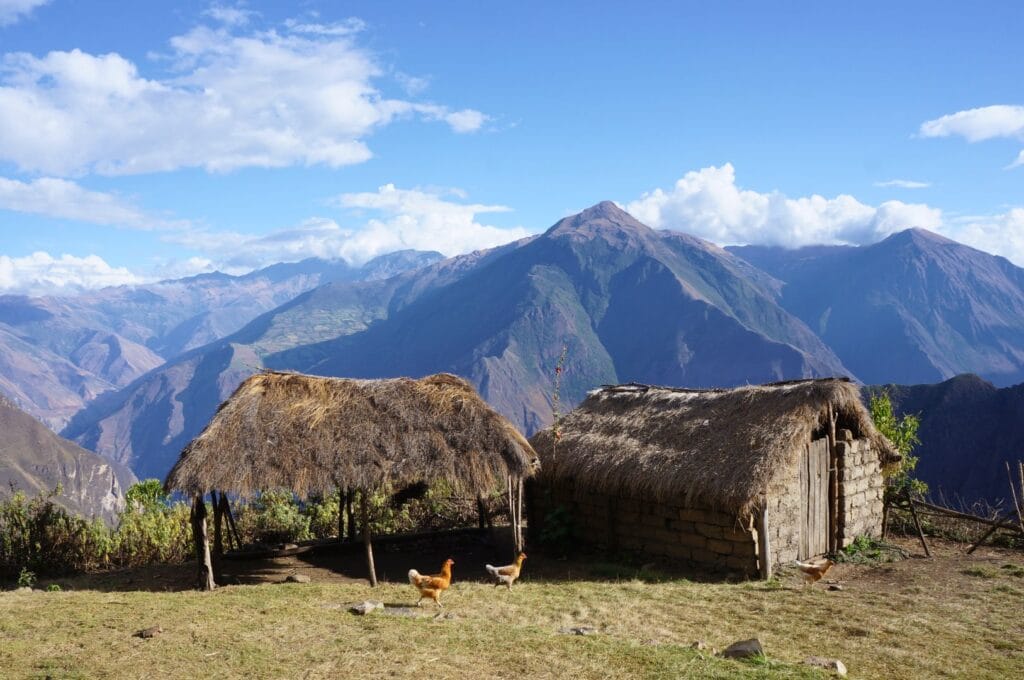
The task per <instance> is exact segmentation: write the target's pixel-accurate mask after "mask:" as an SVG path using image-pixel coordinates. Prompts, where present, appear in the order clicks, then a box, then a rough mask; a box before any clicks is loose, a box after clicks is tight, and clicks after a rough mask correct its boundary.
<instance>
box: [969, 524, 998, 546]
mask: <svg viewBox="0 0 1024 680" xmlns="http://www.w3.org/2000/svg"><path fill="white" fill-rule="evenodd" d="M996 519H999V518H998V517H996ZM997 529H999V525H998V524H993V525H992V526H990V527H989V528H988V530H987V531H985V533H983V534H982V535H981V538H979V539H978V540H976V541H975V542H974V543H972V544H971V547H970V548H968V549H967V554H968V555H970V554H971V553H973V552H974V551H975V550H977V549H978V546H979V545H981V544H982V543H984V542H985V539H986V538H988V537H989V536H991V535H992V534H994V533H995V532H996V530H997Z"/></svg>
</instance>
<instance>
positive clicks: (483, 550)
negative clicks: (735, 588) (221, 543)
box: [38, 527, 774, 606]
mask: <svg viewBox="0 0 1024 680" xmlns="http://www.w3.org/2000/svg"><path fill="white" fill-rule="evenodd" d="M307 548H308V549H307ZM302 549H303V550H305V551H304V552H299V553H298V554H290V555H283V556H273V557H268V556H262V557H260V556H248V557H247V556H239V555H235V556H230V557H229V556H226V557H225V558H223V559H221V560H219V561H218V563H217V565H216V566H217V574H218V578H217V581H218V584H220V585H262V584H275V583H282V582H284V581H285V579H286V578H287V577H288V576H289V575H292V574H302V575H305V576H308V577H309V578H310V581H311V582H312V583H318V584H325V583H327V584H330V583H334V584H353V583H362V584H367V585H368V583H369V581H368V578H367V574H368V571H367V566H366V556H365V551H364V546H363V544H362V543H361V542H358V541H354V542H342V543H338V542H336V541H335V542H320V543H319V544H317V545H315V546H312V547H308V546H302ZM528 553H529V555H528V557H527V560H526V563H525V565H524V566H523V573H522V576H521V581H522V582H533V583H565V582H574V581H598V582H617V581H641V582H645V583H662V582H679V581H691V582H696V583H729V582H743V580H741V579H729V578H727V577H724V576H722V575H716V574H713V573H708V572H706V571H702V570H700V569H698V568H693V567H688V566H687V565H685V564H682V563H670V562H652V561H650V559H649V558H648V559H640V558H636V557H633V556H631V555H628V554H614V555H608V554H607V553H600V552H585V551H582V550H580V551H577V552H574V553H573V554H572V555H571V556H569V557H555V556H552V555H550V554H545V553H544V552H541V551H537V550H534V549H532V548H531V549H530V550H528ZM513 555H514V549H513V542H512V535H511V531H510V530H509V529H508V528H507V527H499V528H496V529H494V530H489V531H479V530H474V531H451V532H437V533H434V534H415V535H410V536H385V537H380V538H378V539H375V540H374V562H375V566H376V571H377V578H378V581H381V582H385V583H388V582H390V583H407V582H408V573H409V570H410V569H416V570H417V571H419V572H420V573H423V574H433V573H437V572H438V571H440V569H441V565H442V563H443V562H444V561H445V560H446V559H448V558H449V557H450V558H452V559H454V560H455V565H454V567H453V570H452V571H453V582H460V581H461V582H467V581H468V582H478V583H492V582H493V581H491V579H490V576H489V574H488V573H487V570H486V568H485V565H487V564H493V565H504V564H508V563H510V562H511V561H512V558H513ZM51 583H56V584H58V585H59V586H60V587H61V589H62V590H99V591H109V592H131V591H146V592H175V591H187V590H194V589H195V588H196V584H197V583H198V570H197V567H196V563H195V561H189V562H186V563H183V564H162V565H149V566H145V567H138V568H134V569H125V570H118V571H108V572H98V573H92V574H82V575H76V576H69V577H65V578H51V579H40V582H39V585H38V587H39V588H45V587H46V586H47V585H49V584H51ZM765 588H766V589H773V588H774V586H772V585H771V584H766V585H765ZM368 599H372V597H369V596H368ZM399 606H405V605H399Z"/></svg>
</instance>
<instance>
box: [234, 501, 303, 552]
mask: <svg viewBox="0 0 1024 680" xmlns="http://www.w3.org/2000/svg"><path fill="white" fill-rule="evenodd" d="M238 525H239V532H240V533H241V534H242V537H243V539H242V540H252V541H255V542H258V543H267V544H274V543H288V542H293V541H304V540H307V539H309V538H312V534H311V533H310V521H309V517H308V516H306V515H304V514H303V513H302V511H301V509H300V508H299V504H298V503H297V502H296V501H295V496H294V494H292V493H291V492H287V491H265V492H263V493H261V494H260V495H259V496H257V497H256V499H255V500H253V501H252V502H251V503H248V504H246V505H243V506H242V508H241V510H240V512H239V514H238Z"/></svg>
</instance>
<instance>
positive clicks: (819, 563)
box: [793, 559, 835, 587]
mask: <svg viewBox="0 0 1024 680" xmlns="http://www.w3.org/2000/svg"><path fill="white" fill-rule="evenodd" d="M793 564H795V565H796V566H797V568H798V569H799V570H800V576H801V577H802V578H803V579H804V582H805V583H806V584H807V585H806V586H805V587H807V586H812V585H814V584H815V583H817V582H818V581H820V580H821V577H822V576H824V575H825V574H826V573H827V572H828V570H829V569H831V568H832V565H833V564H835V562H833V561H832V560H830V559H816V560H812V561H810V562H801V561H799V560H793Z"/></svg>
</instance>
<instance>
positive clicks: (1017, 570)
mask: <svg viewBox="0 0 1024 680" xmlns="http://www.w3.org/2000/svg"><path fill="white" fill-rule="evenodd" d="M1000 568H1001V569H1002V570H1003V571H1005V572H1006V574H1007V576H1016V577H1017V578H1024V567H1021V566H1019V565H1016V564H1004V565H1003V566H1002V567H1000Z"/></svg>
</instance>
